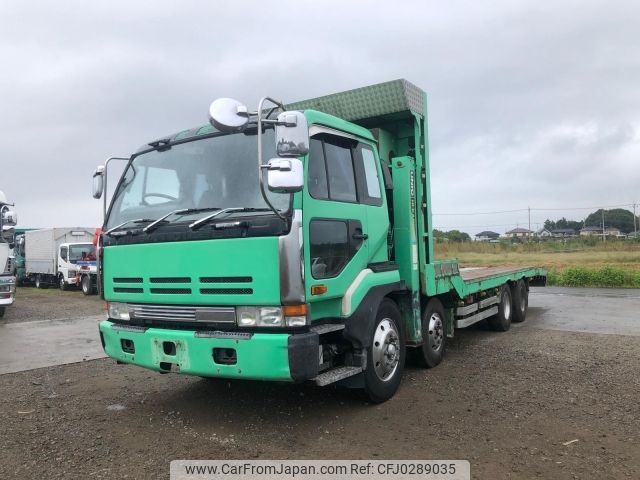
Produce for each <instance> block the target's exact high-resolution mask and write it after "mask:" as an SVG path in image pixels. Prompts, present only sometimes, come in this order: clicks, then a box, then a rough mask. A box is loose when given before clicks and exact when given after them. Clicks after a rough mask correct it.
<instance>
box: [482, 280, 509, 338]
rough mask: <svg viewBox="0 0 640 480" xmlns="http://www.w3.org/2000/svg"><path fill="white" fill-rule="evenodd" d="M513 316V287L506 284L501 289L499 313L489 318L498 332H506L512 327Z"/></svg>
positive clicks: (491, 324) (490, 324)
mask: <svg viewBox="0 0 640 480" xmlns="http://www.w3.org/2000/svg"><path fill="white" fill-rule="evenodd" d="M512 316H513V303H512V301H511V289H510V288H509V286H508V285H506V284H505V285H503V286H502V289H501V291H500V304H499V306H498V314H497V315H494V316H493V317H491V318H489V319H488V322H489V326H490V327H491V328H492V329H493V330H495V331H497V332H506V331H507V330H509V328H511V317H512Z"/></svg>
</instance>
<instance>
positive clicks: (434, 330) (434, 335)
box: [428, 312, 444, 352]
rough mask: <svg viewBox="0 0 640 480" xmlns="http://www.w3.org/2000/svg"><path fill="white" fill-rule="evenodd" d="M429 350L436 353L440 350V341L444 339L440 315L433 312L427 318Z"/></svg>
mask: <svg viewBox="0 0 640 480" xmlns="http://www.w3.org/2000/svg"><path fill="white" fill-rule="evenodd" d="M428 332H429V333H428V340H429V348H431V349H432V350H433V351H435V352H437V351H439V350H440V349H441V348H442V340H443V338H444V326H443V323H442V318H440V314H439V313H437V312H434V313H433V314H432V315H431V317H430V318H429V330H428Z"/></svg>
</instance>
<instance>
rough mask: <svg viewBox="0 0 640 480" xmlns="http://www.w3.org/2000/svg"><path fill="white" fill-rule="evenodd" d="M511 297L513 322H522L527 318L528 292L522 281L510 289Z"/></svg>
mask: <svg viewBox="0 0 640 480" xmlns="http://www.w3.org/2000/svg"><path fill="white" fill-rule="evenodd" d="M511 297H512V299H513V319H512V321H513V322H516V323H520V322H524V321H525V319H526V318H527V309H528V308H529V292H528V291H527V284H526V283H525V281H524V280H518V281H517V282H516V283H515V284H514V285H513V286H512V287H511Z"/></svg>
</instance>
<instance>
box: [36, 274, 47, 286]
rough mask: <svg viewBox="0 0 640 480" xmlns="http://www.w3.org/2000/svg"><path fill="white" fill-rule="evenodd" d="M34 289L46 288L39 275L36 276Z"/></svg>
mask: <svg viewBox="0 0 640 480" xmlns="http://www.w3.org/2000/svg"><path fill="white" fill-rule="evenodd" d="M36 288H46V286H45V284H44V282H43V281H42V276H41V275H36Z"/></svg>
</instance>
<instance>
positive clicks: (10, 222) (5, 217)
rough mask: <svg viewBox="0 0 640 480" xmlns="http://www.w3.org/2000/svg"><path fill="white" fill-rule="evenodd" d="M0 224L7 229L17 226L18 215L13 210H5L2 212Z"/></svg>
mask: <svg viewBox="0 0 640 480" xmlns="http://www.w3.org/2000/svg"><path fill="white" fill-rule="evenodd" d="M2 224H3V225H5V226H7V227H13V226H15V225H17V224H18V215H16V212H15V211H14V210H9V209H8V208H5V209H4V210H2Z"/></svg>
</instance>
